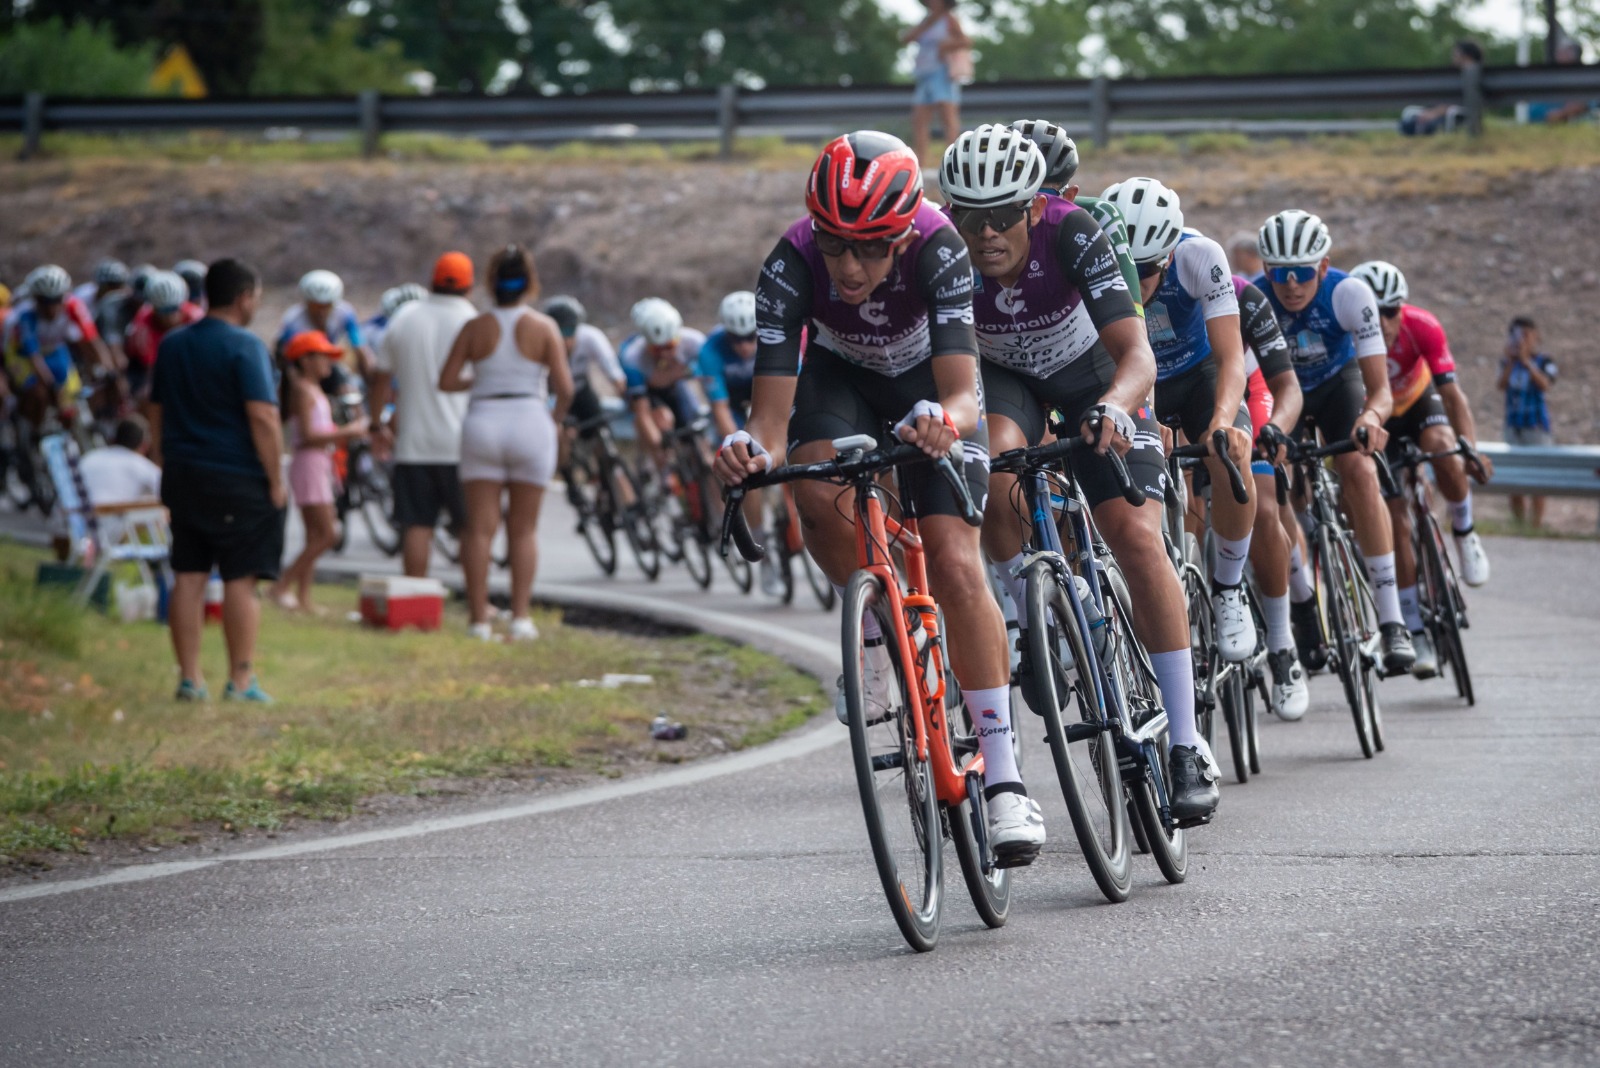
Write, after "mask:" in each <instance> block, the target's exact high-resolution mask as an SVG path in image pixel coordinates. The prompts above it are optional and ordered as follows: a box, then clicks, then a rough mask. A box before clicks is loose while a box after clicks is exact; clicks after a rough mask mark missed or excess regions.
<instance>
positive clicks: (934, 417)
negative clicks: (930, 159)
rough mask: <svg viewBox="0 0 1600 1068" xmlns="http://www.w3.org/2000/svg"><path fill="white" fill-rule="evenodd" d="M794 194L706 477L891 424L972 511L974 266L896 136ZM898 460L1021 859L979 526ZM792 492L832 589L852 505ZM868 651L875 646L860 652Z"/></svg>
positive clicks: (846, 560)
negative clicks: (745, 378) (740, 420)
mask: <svg viewBox="0 0 1600 1068" xmlns="http://www.w3.org/2000/svg"><path fill="white" fill-rule="evenodd" d="M806 208H807V209H808V214H807V216H806V217H805V218H803V219H801V220H800V221H798V222H796V223H795V224H794V225H793V226H791V227H789V229H788V230H787V231H786V232H785V233H784V235H783V237H782V238H780V239H779V241H778V244H777V247H776V248H774V249H773V250H772V254H771V255H769V256H768V257H767V261H766V264H765V265H764V266H763V267H762V271H761V278H760V281H759V282H758V284H757V286H756V325H757V344H758V347H757V351H756V368H755V379H754V383H753V387H752V396H751V409H750V419H749V422H748V424H747V426H746V429H744V430H741V431H739V432H738V433H735V434H730V435H729V436H728V437H727V438H726V440H725V441H724V442H723V447H722V450H721V451H720V453H719V454H718V458H717V473H718V474H719V475H720V476H721V477H722V479H723V480H724V481H726V482H729V483H737V482H740V481H741V480H743V479H744V478H745V476H746V475H749V474H754V473H756V472H758V471H761V470H764V469H766V468H767V467H768V466H769V465H780V464H783V463H784V462H785V460H786V459H787V460H789V461H792V462H794V463H812V462H815V461H819V460H826V459H830V458H831V457H832V456H833V454H834V449H833V446H832V444H831V443H832V442H833V440H834V439H836V438H842V437H848V436H850V435H853V434H868V435H871V436H872V437H874V438H876V439H878V440H880V441H882V440H883V438H884V434H885V427H886V426H888V425H890V424H892V425H893V427H894V430H893V433H895V434H896V435H897V436H898V437H900V438H901V439H902V440H904V441H907V442H911V443H913V444H916V445H919V446H921V447H922V449H923V450H924V451H925V452H927V453H928V454H929V455H930V456H934V457H939V456H945V455H951V456H953V457H959V458H960V460H961V461H962V466H963V469H964V473H965V475H966V481H967V486H968V489H969V491H970V492H971V494H972V499H973V501H974V502H976V503H977V504H978V505H979V507H980V508H981V507H982V505H983V503H984V500H985V498H986V496H987V494H988V487H989V447H988V446H989V439H988V431H987V428H986V427H985V425H984V420H983V402H982V392H981V389H980V387H979V379H978V357H977V351H978V346H977V337H976V335H975V333H974V328H973V314H972V264H971V261H970V260H969V258H968V255H967V247H966V244H965V242H963V241H962V240H961V237H960V235H959V234H958V233H957V232H956V229H955V227H954V226H953V225H951V223H950V221H949V220H948V219H947V218H946V217H945V215H944V214H943V213H942V212H940V211H939V210H938V209H936V208H934V207H932V206H931V205H928V204H925V203H924V202H923V197H922V166H921V164H920V163H919V162H918V160H917V158H916V156H914V155H913V154H912V152H911V150H910V149H909V148H907V147H906V145H905V144H904V143H903V142H902V141H900V139H899V138H896V137H892V136H890V135H889V134H885V133H878V132H875V131H870V130H866V131H859V132H857V133H853V134H847V135H846V136H843V137H840V138H837V139H835V140H834V141H832V142H831V143H829V144H828V146H827V147H826V148H824V149H823V150H822V154H821V155H820V156H818V157H817V161H816V163H815V164H814V165H813V167H812V169H811V179H810V184H809V185H808V187H807V190H806ZM807 327H809V328H810V342H809V346H808V347H807V350H806V359H805V365H804V366H803V367H800V366H799V364H800V344H801V341H800V338H801V331H802V330H805V329H806V328H807ZM797 371H798V373H797ZM904 471H905V474H906V484H907V486H908V488H909V496H910V498H911V499H910V500H909V501H907V502H905V503H906V507H907V508H908V509H912V508H914V509H915V512H916V514H917V516H918V517H919V519H920V522H921V526H922V536H923V541H924V545H925V547H926V550H927V559H928V578H929V582H930V583H931V585H932V586H933V591H932V592H933V594H934V596H935V597H936V598H937V599H938V601H939V603H940V605H941V606H943V608H944V609H945V612H946V614H947V623H946V625H947V627H948V630H949V634H950V656H951V660H952V662H953V665H952V666H953V667H954V668H955V673H956V679H957V681H959V682H960V684H961V689H962V691H963V692H964V694H965V696H966V702H967V708H968V710H969V712H970V713H971V716H972V722H973V723H977V724H983V725H984V728H985V729H984V730H982V731H980V732H979V744H980V745H981V747H982V751H983V757H984V764H985V772H984V777H985V787H986V791H985V792H986V793H987V794H988V796H989V799H990V802H989V819H990V836H991V842H992V844H993V846H994V849H995V852H996V854H997V855H998V856H1000V857H1001V858H1003V859H1004V861H1005V862H1006V863H1008V864H1010V865H1017V864H1026V863H1029V862H1030V861H1032V859H1033V858H1034V857H1035V856H1037V855H1038V852H1039V849H1040V847H1041V846H1042V845H1043V844H1044V823H1043V820H1042V819H1041V817H1040V815H1039V806H1038V804H1037V802H1035V801H1033V800H1032V799H1031V798H1029V797H1028V795H1027V791H1026V790H1025V789H1024V788H1023V785H1022V777H1021V774H1020V773H1019V772H1018V769H1017V763H1016V757H1015V755H1014V752H1013V749H1012V730H1011V701H1010V688H1009V680H1010V659H1009V657H1008V656H1007V650H1006V634H1005V624H1004V622H1003V621H1002V619H1001V617H1000V609H999V607H998V606H997V605H996V604H995V601H994V598H993V597H992V596H990V594H989V587H988V582H987V578H986V574H985V569H984V562H983V555H982V552H981V551H980V550H979V547H978V531H977V529H976V528H973V527H969V526H967V525H966V523H964V522H963V521H962V519H961V518H960V515H959V509H958V507H957V504H956V497H955V494H954V492H953V491H952V490H951V488H950V486H949V485H948V484H947V483H945V482H944V481H943V479H942V478H941V477H940V476H939V474H938V472H937V471H936V470H935V469H934V468H933V467H932V466H931V465H916V466H912V467H908V468H905V469H904ZM795 500H796V503H797V505H798V506H799V509H800V513H801V516H802V518H803V519H804V527H805V538H806V546H807V548H809V549H810V550H811V555H812V556H813V557H814V558H815V559H816V560H817V562H818V563H819V564H820V565H821V566H822V569H823V570H824V571H826V572H827V574H828V577H829V578H830V579H831V580H832V581H833V582H834V584H835V585H836V586H837V587H838V588H839V589H840V591H841V595H842V592H843V586H842V584H843V583H844V582H846V581H847V580H848V579H849V577H850V574H851V572H852V571H853V570H854V569H855V566H856V552H855V528H854V526H853V525H852V524H851V522H850V521H849V520H848V519H847V518H845V517H846V516H848V515H849V514H850V501H849V500H848V499H841V491H840V490H839V488H838V487H836V486H833V485H829V484H826V483H821V482H800V483H796V484H795ZM870 630H871V628H870V627H869V628H868V631H869V633H867V638H868V639H869V641H870V639H871V638H872V637H873V635H872V634H871V633H870ZM867 653H868V662H869V685H881V686H882V688H883V689H884V690H885V691H887V688H888V684H889V678H888V673H889V671H890V670H892V669H891V668H890V667H889V665H888V657H887V653H884V652H883V651H882V650H881V648H874V647H872V646H869V647H868V649H867ZM877 653H882V654H883V655H882V658H881V663H877V664H876V665H874V662H873V655H874V654H877ZM873 666H875V667H876V668H877V669H878V670H877V674H878V677H879V680H880V681H878V682H876V683H875V682H873V681H872V678H871V668H872V667H873ZM840 707H841V708H842V707H843V700H842V698H841V701H840ZM840 718H841V719H843V718H844V717H843V716H842V715H841V717H840Z"/></svg>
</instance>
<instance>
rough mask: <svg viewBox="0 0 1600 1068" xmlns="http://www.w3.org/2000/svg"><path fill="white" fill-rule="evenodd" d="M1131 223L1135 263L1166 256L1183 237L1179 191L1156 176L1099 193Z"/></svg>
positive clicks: (1131, 179)
mask: <svg viewBox="0 0 1600 1068" xmlns="http://www.w3.org/2000/svg"><path fill="white" fill-rule="evenodd" d="M1100 198H1101V199H1102V200H1104V201H1106V202H1107V203H1109V204H1111V205H1113V206H1114V207H1116V209H1117V210H1118V211H1120V212H1121V213H1122V218H1123V220H1124V221H1125V222H1126V223H1127V224H1128V251H1129V253H1130V255H1132V256H1133V262H1135V263H1153V262H1155V261H1157V260H1161V259H1165V258H1166V257H1167V256H1168V255H1169V254H1170V253H1171V252H1172V250H1173V249H1175V248H1177V247H1178V239H1179V238H1180V237H1182V236H1183V207H1182V205H1181V204H1180V203H1179V202H1178V194H1176V193H1174V192H1173V191H1172V190H1170V189H1168V188H1167V187H1166V186H1164V185H1162V184H1161V183H1160V182H1158V181H1156V180H1155V179H1154V178H1129V179H1128V180H1127V181H1123V182H1118V183H1117V184H1116V185H1113V186H1111V187H1110V188H1108V189H1107V190H1106V191H1105V192H1104V193H1101V194H1100Z"/></svg>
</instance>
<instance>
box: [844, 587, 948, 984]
mask: <svg viewBox="0 0 1600 1068" xmlns="http://www.w3.org/2000/svg"><path fill="white" fill-rule="evenodd" d="M844 608H845V611H844V622H843V632H842V635H841V637H842V645H843V653H844V696H845V705H846V708H847V709H848V710H849V717H850V755H851V761H852V763H853V764H854V767H855V772H856V785H857V787H858V788H859V789H860V792H861V811H862V815H863V816H864V817H865V819H866V824H867V839H868V841H869V842H871V844H872V858H873V861H874V862H875V863H876V865H877V868H878V878H879V880H880V881H881V882H882V883H883V893H884V897H885V898H886V899H887V900H888V902H889V911H890V912H891V913H893V914H894V919H895V923H896V924H897V925H898V926H899V928H900V933H901V934H902V935H904V936H905V940H906V942H907V943H908V944H909V945H910V946H911V948H912V949H915V950H917V951H918V952H919V953H925V952H927V951H928V950H930V949H932V948H933V947H934V944H935V943H936V942H938V940H939V919H940V910H941V909H942V907H943V904H944V862H943V853H942V849H943V841H942V838H943V836H942V834H941V831H940V824H939V807H938V799H937V797H936V796H935V794H934V784H933V770H932V768H931V767H930V766H929V765H928V762H927V761H925V760H919V759H918V758H917V752H916V744H915V741H916V740H915V737H914V731H913V727H912V724H911V722H910V716H911V711H910V709H911V703H910V701H911V698H910V694H909V690H908V688H907V687H908V683H909V682H910V680H911V679H912V678H913V674H912V673H913V672H914V671H915V670H916V665H914V664H904V663H901V661H900V653H899V646H898V645H897V644H896V643H894V642H884V644H883V648H885V649H887V650H888V652H889V662H890V664H891V665H892V670H891V671H890V672H889V675H890V677H889V679H888V680H887V682H888V685H887V687H884V688H883V689H885V690H886V691H887V692H886V693H885V692H881V691H880V692H879V693H877V694H871V693H869V692H868V687H867V682H866V665H865V654H866V644H865V641H864V639H863V637H862V634H863V629H864V626H863V624H864V621H865V620H866V619H868V618H869V617H870V618H872V619H875V620H876V621H877V625H878V628H879V630H880V631H881V632H882V633H883V634H893V633H895V630H896V628H900V627H903V626H904V622H903V621H902V620H899V619H894V618H891V615H890V612H889V604H888V601H887V599H886V598H885V597H884V593H883V590H882V589H881V588H880V587H879V585H878V580H877V579H876V578H875V577H874V576H873V575H872V574H870V573H868V572H865V571H858V572H856V573H855V575H854V576H852V577H851V579H850V585H849V587H848V588H847V589H846V590H845V603H844Z"/></svg>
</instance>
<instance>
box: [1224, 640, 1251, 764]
mask: <svg viewBox="0 0 1600 1068" xmlns="http://www.w3.org/2000/svg"><path fill="white" fill-rule="evenodd" d="M1226 671H1227V673H1226V674H1225V675H1224V676H1223V679H1222V685H1221V687H1219V689H1220V693H1219V694H1218V697H1219V702H1218V703H1219V704H1221V706H1222V719H1223V722H1225V723H1226V724H1227V725H1228V751H1229V753H1230V754H1231V755H1232V757H1233V777H1234V778H1235V779H1237V780H1238V781H1239V782H1241V783H1246V782H1249V781H1250V727H1249V726H1248V724H1247V723H1246V720H1247V719H1248V718H1249V716H1250V709H1249V708H1248V707H1247V706H1248V703H1249V697H1248V696H1247V695H1246V689H1245V682H1244V672H1245V666H1244V665H1243V664H1230V665H1228V667H1227V669H1226Z"/></svg>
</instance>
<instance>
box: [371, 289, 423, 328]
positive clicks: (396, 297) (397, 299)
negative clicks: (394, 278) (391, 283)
mask: <svg viewBox="0 0 1600 1068" xmlns="http://www.w3.org/2000/svg"><path fill="white" fill-rule="evenodd" d="M427 295H428V291H427V290H426V289H423V288H422V287H421V286H419V285H417V283H415V282H406V283H405V284H404V285H398V286H395V287H394V288H393V289H385V290H384V291H383V301H382V303H380V304H379V305H378V310H379V311H380V312H382V313H383V316H384V318H386V319H387V318H390V317H391V316H393V315H394V313H395V312H397V311H399V310H400V309H401V308H403V307H405V306H406V305H407V304H410V303H411V302H412V301H414V300H421V299H422V298H423V297H425V296H427Z"/></svg>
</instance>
